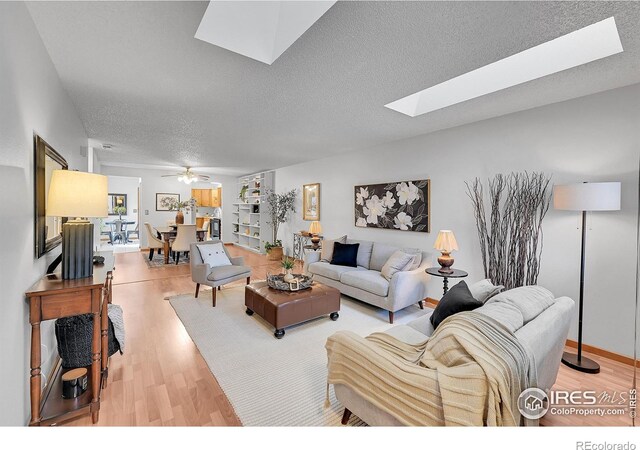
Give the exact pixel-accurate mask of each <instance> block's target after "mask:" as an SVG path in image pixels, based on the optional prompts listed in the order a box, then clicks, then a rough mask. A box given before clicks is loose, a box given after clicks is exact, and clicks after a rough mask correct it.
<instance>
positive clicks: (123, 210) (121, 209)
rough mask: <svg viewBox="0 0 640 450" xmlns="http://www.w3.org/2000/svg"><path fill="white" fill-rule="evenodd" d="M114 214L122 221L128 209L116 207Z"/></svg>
mask: <svg viewBox="0 0 640 450" xmlns="http://www.w3.org/2000/svg"><path fill="white" fill-rule="evenodd" d="M113 212H114V213H116V214H117V215H118V217H119V218H120V220H122V215H123V214H125V215H126V214H127V208H125V207H124V206H116V207H115V208H113Z"/></svg>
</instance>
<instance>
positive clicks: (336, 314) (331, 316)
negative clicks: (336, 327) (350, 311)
mask: <svg viewBox="0 0 640 450" xmlns="http://www.w3.org/2000/svg"><path fill="white" fill-rule="evenodd" d="M338 317H340V314H338V313H337V312H332V313H331V314H330V315H329V318H330V319H331V320H338Z"/></svg>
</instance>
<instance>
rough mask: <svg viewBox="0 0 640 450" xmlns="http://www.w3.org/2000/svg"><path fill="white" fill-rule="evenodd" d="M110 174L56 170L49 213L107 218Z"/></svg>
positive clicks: (53, 174)
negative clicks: (108, 175) (107, 175)
mask: <svg viewBox="0 0 640 450" xmlns="http://www.w3.org/2000/svg"><path fill="white" fill-rule="evenodd" d="M107 196H108V183H107V177H106V176H104V175H98V174H95V173H87V172H76V171H73V170H54V171H53V173H52V175H51V184H50V186H49V196H48V197H47V207H46V210H47V216H54V217H107V214H108V210H107Z"/></svg>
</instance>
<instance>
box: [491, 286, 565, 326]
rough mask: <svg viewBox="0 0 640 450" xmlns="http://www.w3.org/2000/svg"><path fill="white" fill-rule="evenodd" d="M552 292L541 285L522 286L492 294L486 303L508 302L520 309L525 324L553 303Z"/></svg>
mask: <svg viewBox="0 0 640 450" xmlns="http://www.w3.org/2000/svg"><path fill="white" fill-rule="evenodd" d="M554 301H555V298H554V296H553V294H552V293H551V292H550V291H549V290H548V289H545V288H543V287H542V286H522V287H517V288H514V289H509V290H508V291H504V292H501V293H500V294H497V295H494V296H493V297H491V298H490V299H489V300H487V304H489V303H494V302H505V303H510V304H512V305H513V306H515V307H516V308H518V309H519V310H520V312H521V313H522V318H523V320H524V323H525V325H526V324H527V323H529V322H530V321H532V320H533V319H535V318H536V317H538V315H540V313H542V312H543V311H544V310H545V309H547V308H548V307H549V306H551V305H553V303H554Z"/></svg>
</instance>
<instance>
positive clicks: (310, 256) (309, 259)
mask: <svg viewBox="0 0 640 450" xmlns="http://www.w3.org/2000/svg"><path fill="white" fill-rule="evenodd" d="M302 258H303V263H304V264H303V267H302V271H303V273H307V268H308V267H309V264H313V263H315V262H318V261H320V252H307V253H305V254H304V256H303V257H302Z"/></svg>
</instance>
